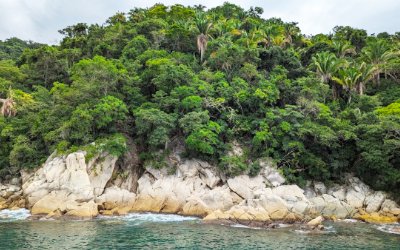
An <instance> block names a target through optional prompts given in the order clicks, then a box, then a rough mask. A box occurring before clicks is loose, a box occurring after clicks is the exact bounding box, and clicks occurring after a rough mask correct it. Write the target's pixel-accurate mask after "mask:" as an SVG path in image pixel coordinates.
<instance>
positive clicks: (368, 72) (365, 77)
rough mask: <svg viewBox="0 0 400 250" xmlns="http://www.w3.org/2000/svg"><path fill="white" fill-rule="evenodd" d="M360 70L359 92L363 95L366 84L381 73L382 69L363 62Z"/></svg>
mask: <svg viewBox="0 0 400 250" xmlns="http://www.w3.org/2000/svg"><path fill="white" fill-rule="evenodd" d="M358 70H359V71H360V72H361V77H360V83H359V85H358V87H359V88H358V93H359V94H360V95H363V94H364V90H365V84H366V83H367V82H369V81H371V80H372V79H373V77H374V76H375V75H376V74H379V72H380V69H379V68H378V67H376V66H373V65H371V64H368V63H366V62H363V63H362V64H361V65H360V67H359V69H358Z"/></svg>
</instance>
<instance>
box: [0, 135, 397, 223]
mask: <svg viewBox="0 0 400 250" xmlns="http://www.w3.org/2000/svg"><path fill="white" fill-rule="evenodd" d="M130 143H131V144H132V145H131V146H130V150H129V151H128V154H127V155H125V156H123V157H121V158H120V159H117V157H115V156H112V155H110V154H107V153H104V152H99V153H98V155H96V156H94V157H92V158H91V159H90V160H89V161H88V162H87V160H86V152H84V151H77V152H74V153H71V154H69V155H57V154H56V153H54V154H52V155H51V156H50V157H49V159H48V160H47V161H46V162H45V164H44V165H43V166H42V167H41V168H39V169H37V170H36V171H34V172H33V173H30V174H28V173H26V172H22V173H21V180H22V183H23V185H22V190H21V189H20V188H19V187H18V186H16V185H11V184H8V185H7V187H6V186H4V185H0V197H2V198H0V206H1V207H0V209H1V208H11V207H15V209H17V208H18V207H25V206H26V207H28V208H30V209H31V211H32V214H33V215H41V216H42V215H43V216H46V217H47V218H49V217H52V218H60V219H65V218H67V219H68V218H71V219H90V218H93V217H95V216H97V215H98V214H103V215H124V214H127V213H130V212H156V213H178V214H182V215H190V216H200V217H204V223H223V224H237V223H240V224H243V225H251V226H262V227H270V226H274V225H275V223H276V222H282V223H296V222H306V221H309V220H311V219H313V218H316V217H318V216H323V217H324V218H327V219H334V220H336V218H338V219H343V218H358V219H361V220H364V221H366V222H380V223H382V222H385V223H392V222H396V221H398V220H399V216H400V208H399V207H398V205H397V204H396V202H394V201H393V200H391V199H388V196H387V194H385V193H384V192H379V191H377V192H376V191H374V190H372V189H370V188H369V187H368V186H367V185H365V184H364V183H363V182H362V181H361V180H359V179H358V178H356V177H353V176H351V175H349V176H348V177H347V178H346V179H345V180H343V183H344V184H343V185H339V184H334V185H330V186H326V185H325V184H323V183H321V182H315V183H312V182H308V183H307V186H305V187H304V188H300V187H298V186H297V185H281V184H283V182H284V178H283V176H282V175H281V174H280V172H279V171H278V170H277V169H276V166H275V165H274V164H273V162H272V161H271V160H269V159H262V160H259V165H260V166H261V170H260V172H259V174H258V175H257V176H253V177H250V176H248V175H246V174H243V175H239V176H226V175H225V174H224V173H223V172H221V171H220V170H219V169H218V168H217V167H216V166H215V165H213V164H210V163H208V162H205V161H201V160H198V159H182V158H181V156H180V153H181V152H183V148H182V145H181V144H180V143H179V141H173V142H171V144H170V146H171V147H172V150H171V153H170V155H168V156H167V157H166V158H165V159H164V161H165V162H164V163H163V164H161V165H162V166H163V167H162V168H159V169H155V168H153V167H152V164H151V162H150V164H147V166H146V168H143V167H142V164H143V162H141V161H140V159H139V156H138V154H139V153H138V150H137V148H136V147H135V146H134V144H133V141H131V142H130ZM241 153H242V151H241V150H240V148H238V147H234V154H241ZM124 164H125V165H126V166H125V165H124ZM131 175H132V176H131ZM17 182H18V181H17V180H15V183H17Z"/></svg>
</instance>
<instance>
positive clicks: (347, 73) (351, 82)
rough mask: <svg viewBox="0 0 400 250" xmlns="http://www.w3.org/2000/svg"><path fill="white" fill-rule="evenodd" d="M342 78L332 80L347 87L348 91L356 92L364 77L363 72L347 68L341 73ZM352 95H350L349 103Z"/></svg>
mask: <svg viewBox="0 0 400 250" xmlns="http://www.w3.org/2000/svg"><path fill="white" fill-rule="evenodd" d="M339 75H340V78H338V77H332V80H333V81H335V82H337V83H339V84H340V85H342V86H343V87H345V89H346V91H350V90H354V89H355V88H356V86H357V85H358V81H359V79H360V77H361V76H362V74H361V72H360V71H358V69H356V68H345V69H343V70H340V71H339ZM350 102H351V95H349V103H350Z"/></svg>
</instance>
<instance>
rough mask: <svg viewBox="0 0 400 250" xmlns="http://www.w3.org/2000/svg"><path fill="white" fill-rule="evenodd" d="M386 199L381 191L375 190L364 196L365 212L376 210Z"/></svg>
mask: <svg viewBox="0 0 400 250" xmlns="http://www.w3.org/2000/svg"><path fill="white" fill-rule="evenodd" d="M385 199H386V194H385V193H384V192H381V191H377V192H375V193H373V194H371V195H369V196H367V197H366V198H365V206H366V208H365V211H366V212H367V213H373V212H378V211H379V209H380V208H381V205H382V203H383V202H384V201H385Z"/></svg>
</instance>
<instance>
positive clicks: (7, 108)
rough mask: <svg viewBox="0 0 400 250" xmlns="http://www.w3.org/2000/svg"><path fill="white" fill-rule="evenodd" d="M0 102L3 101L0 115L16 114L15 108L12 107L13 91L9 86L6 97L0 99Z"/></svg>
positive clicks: (13, 104)
mask: <svg viewBox="0 0 400 250" xmlns="http://www.w3.org/2000/svg"><path fill="white" fill-rule="evenodd" d="M0 102H1V103H3V105H2V106H1V108H0V115H1V116H3V117H6V116H8V117H10V116H16V114H17V110H16V109H15V108H14V106H15V102H14V100H13V92H12V89H11V86H10V90H9V94H8V98H6V99H0Z"/></svg>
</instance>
